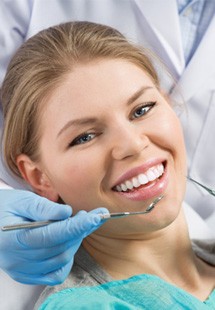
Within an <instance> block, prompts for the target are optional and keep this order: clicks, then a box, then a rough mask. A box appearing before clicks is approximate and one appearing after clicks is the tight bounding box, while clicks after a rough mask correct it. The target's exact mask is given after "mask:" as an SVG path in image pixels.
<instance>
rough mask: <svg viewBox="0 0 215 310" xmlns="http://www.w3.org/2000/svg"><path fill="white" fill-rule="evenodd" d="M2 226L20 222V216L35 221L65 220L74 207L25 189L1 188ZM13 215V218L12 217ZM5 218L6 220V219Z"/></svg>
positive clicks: (0, 210) (0, 213) (0, 211)
mask: <svg viewBox="0 0 215 310" xmlns="http://www.w3.org/2000/svg"><path fill="white" fill-rule="evenodd" d="M0 206H1V208H0V215H1V217H0V218H1V222H0V223H1V226H2V225H3V224H4V225H9V224H10V223H11V222H10V221H12V220H13V223H14V224H15V223H19V222H20V221H21V219H20V218H24V219H25V220H26V219H29V220H33V221H46V220H63V219H66V218H68V217H69V216H71V214H72V208H71V207H70V206H68V205H63V204H58V203H54V202H52V201H50V200H48V199H46V198H43V197H41V196H38V195H36V194H34V193H32V192H29V191H23V190H11V189H6V190H0ZM10 217H11V218H10ZM4 219H5V221H4Z"/></svg>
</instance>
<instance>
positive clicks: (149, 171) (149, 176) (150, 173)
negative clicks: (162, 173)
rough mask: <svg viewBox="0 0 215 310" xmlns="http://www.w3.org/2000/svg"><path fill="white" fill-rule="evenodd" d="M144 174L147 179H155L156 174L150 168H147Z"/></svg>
mask: <svg viewBox="0 0 215 310" xmlns="http://www.w3.org/2000/svg"><path fill="white" fill-rule="evenodd" d="M146 175H147V178H148V180H149V181H154V180H155V179H156V175H155V174H154V172H153V171H152V170H148V171H147V172H146Z"/></svg>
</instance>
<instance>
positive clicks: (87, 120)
mask: <svg viewBox="0 0 215 310" xmlns="http://www.w3.org/2000/svg"><path fill="white" fill-rule="evenodd" d="M152 88H153V87H152V86H143V87H141V88H140V89H139V90H138V91H136V92H135V93H134V94H133V95H132V96H131V97H130V98H129V99H128V100H127V103H126V104H127V105H130V104H132V103H133V102H134V101H135V100H136V99H138V98H139V97H140V96H141V95H143V94H144V93H145V91H147V90H148V89H152ZM97 121H98V120H97V119H96V118H95V117H86V118H77V119H75V120H70V121H68V122H67V123H66V125H65V126H63V127H62V128H61V130H60V131H59V133H58V134H57V137H59V136H60V135H61V134H62V133H63V132H64V131H65V130H66V129H68V128H69V127H71V126H75V125H77V126H81V125H92V124H94V123H96V122H97Z"/></svg>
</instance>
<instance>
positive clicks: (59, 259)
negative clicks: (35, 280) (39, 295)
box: [16, 240, 82, 275]
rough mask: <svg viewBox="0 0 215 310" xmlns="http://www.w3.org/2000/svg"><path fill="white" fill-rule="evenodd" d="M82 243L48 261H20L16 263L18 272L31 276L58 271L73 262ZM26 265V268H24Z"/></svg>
mask: <svg viewBox="0 0 215 310" xmlns="http://www.w3.org/2000/svg"><path fill="white" fill-rule="evenodd" d="M81 241H82V240H79V242H77V243H76V245H75V246H72V247H70V248H69V249H67V250H66V251H64V252H62V253H61V254H59V255H57V256H54V257H52V258H49V259H48V260H41V261H38V260H28V261H27V262H26V260H21V259H20V260H19V262H17V263H16V272H20V273H21V272H22V273H24V272H30V273H31V275H39V274H41V275H46V274H48V273H51V272H54V271H57V270H59V269H60V268H62V267H64V266H66V265H67V264H68V263H70V261H72V260H73V258H74V255H75V253H76V251H77V250H78V248H79V247H80V245H81ZM24 264H25V265H26V266H24Z"/></svg>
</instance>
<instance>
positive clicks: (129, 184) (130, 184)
mask: <svg viewBox="0 0 215 310" xmlns="http://www.w3.org/2000/svg"><path fill="white" fill-rule="evenodd" d="M125 185H126V186H127V188H128V189H132V188H133V184H132V182H131V181H126V182H125Z"/></svg>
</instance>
